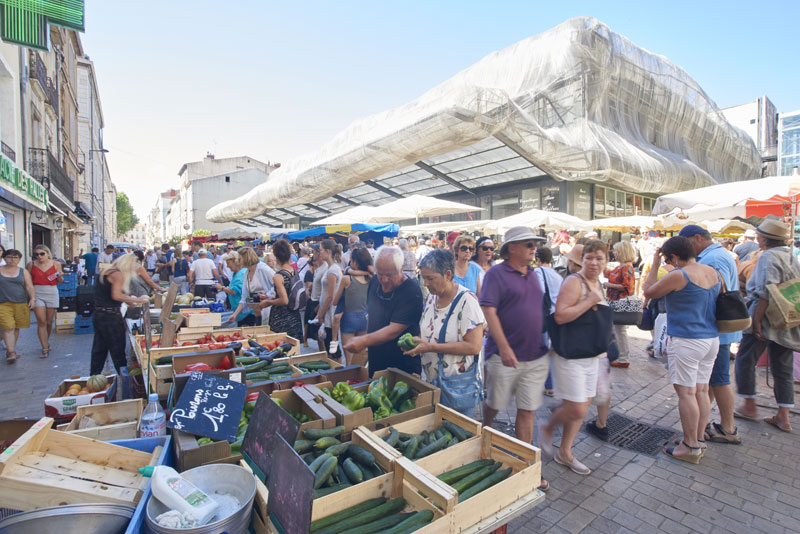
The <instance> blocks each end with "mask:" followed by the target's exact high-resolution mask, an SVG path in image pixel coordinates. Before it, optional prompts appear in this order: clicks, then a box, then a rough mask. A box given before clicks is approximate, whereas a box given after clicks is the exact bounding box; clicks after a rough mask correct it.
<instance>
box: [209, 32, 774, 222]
mask: <svg viewBox="0 0 800 534" xmlns="http://www.w3.org/2000/svg"><path fill="white" fill-rule="evenodd" d="M760 168H761V159H760V156H759V153H758V151H757V149H756V147H755V145H754V144H753V142H752V140H751V139H750V138H749V137H748V136H747V135H746V134H745V133H744V132H742V131H741V130H739V129H737V128H735V127H733V126H732V125H731V124H729V123H728V122H727V121H726V120H725V118H724V117H723V115H722V113H721V112H720V111H719V108H718V107H717V106H716V104H715V103H714V102H713V101H712V100H711V99H710V98H709V97H708V95H706V93H705V92H704V91H703V89H702V88H701V87H700V86H699V85H698V84H697V82H695V81H694V80H693V79H692V78H691V77H690V76H689V75H688V74H687V73H686V72H685V71H684V70H683V69H681V68H680V67H678V66H676V65H674V64H673V63H671V62H670V61H669V60H667V59H666V58H664V57H663V56H659V55H656V54H653V53H651V52H648V51H647V50H644V49H642V48H640V47H638V46H636V45H635V44H633V43H631V42H630V41H629V40H628V39H626V38H625V37H623V36H621V35H619V34H616V33H614V32H612V31H611V30H610V29H609V28H608V27H607V26H606V25H605V24H603V23H601V22H599V21H597V20H596V19H594V18H588V17H581V18H574V19H570V20H568V21H566V22H564V23H562V24H560V25H559V26H557V27H555V28H553V29H551V30H548V31H546V32H544V33H542V34H539V35H536V36H534V37H530V38H527V39H525V40H523V41H520V42H518V43H516V44H514V45H512V46H510V47H508V48H506V49H504V50H500V51H498V52H493V53H492V54H489V55H488V56H486V57H485V58H483V59H482V60H481V61H479V62H478V63H476V64H475V65H472V66H471V67H469V68H467V69H465V70H463V71H461V72H460V73H458V74H457V75H455V76H454V77H452V78H451V79H449V80H447V81H445V82H444V83H442V84H440V85H438V86H436V87H434V88H433V89H431V90H429V91H428V92H427V93H425V94H424V95H422V96H421V97H419V98H418V99H416V100H414V101H412V102H409V103H408V104H405V105H403V106H401V107H398V108H395V109H390V110H387V111H384V112H382V113H378V114H375V115H372V116H369V117H366V118H363V119H360V120H357V121H355V122H353V123H352V124H351V125H350V126H348V127H347V128H346V129H344V130H343V131H342V132H340V133H339V134H338V135H337V136H336V137H334V138H333V139H331V140H330V141H329V142H327V143H326V144H324V145H323V146H322V147H320V149H319V150H317V151H316V152H312V153H309V154H306V155H304V156H301V157H298V158H296V159H294V160H292V161H289V162H287V163H284V164H283V165H282V166H281V168H280V169H277V170H276V171H274V172H273V173H272V174H271V175H270V176H269V178H268V179H267V180H266V181H265V182H264V183H263V184H261V185H259V186H257V187H255V188H254V189H253V190H252V191H250V192H249V193H248V194H247V195H244V196H242V197H240V198H237V199H234V200H230V201H227V202H223V203H221V204H218V205H216V206H214V207H213V208H211V209H210V210H209V211H208V213H207V218H208V219H209V220H210V221H213V222H225V221H233V220H239V221H243V222H249V223H250V224H256V223H258V224H265V223H268V224H274V223H275V222H276V221H280V220H281V219H282V218H285V216H286V215H290V216H303V217H310V218H320V217H323V216H325V215H327V214H328V213H330V212H335V211H338V210H341V209H344V208H347V207H351V206H353V205H360V204H367V205H377V204H380V203H382V202H385V201H388V200H393V199H394V198H397V197H400V196H403V195H408V194H412V193H418V194H424V195H428V196H433V195H443V194H447V193H453V192H457V191H459V190H469V191H472V190H474V189H475V188H477V187H484V186H487V185H494V184H502V183H509V182H515V181H518V180H521V179H525V178H531V177H536V176H543V175H550V176H552V177H554V178H556V179H561V180H588V181H594V182H598V183H605V184H608V185H612V186H617V187H622V188H624V189H627V190H630V191H637V192H641V193H654V194H660V193H671V192H675V191H682V190H687V189H694V188H698V187H703V186H707V185H713V184H715V183H725V182H731V181H738V180H745V179H750V178H754V177H756V176H758V175H759V173H760ZM249 219H252V220H249Z"/></svg>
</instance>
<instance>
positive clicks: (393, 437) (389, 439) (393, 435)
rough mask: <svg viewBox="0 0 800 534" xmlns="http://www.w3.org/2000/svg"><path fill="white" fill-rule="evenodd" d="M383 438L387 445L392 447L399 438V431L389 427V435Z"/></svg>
mask: <svg viewBox="0 0 800 534" xmlns="http://www.w3.org/2000/svg"><path fill="white" fill-rule="evenodd" d="M383 439H384V440H385V441H386V443H387V444H388V445H390V446H392V447H394V446H395V445H397V442H398V441H399V440H400V432H398V431H397V430H395V429H394V428H391V427H389V435H388V436H386V437H385V438H383Z"/></svg>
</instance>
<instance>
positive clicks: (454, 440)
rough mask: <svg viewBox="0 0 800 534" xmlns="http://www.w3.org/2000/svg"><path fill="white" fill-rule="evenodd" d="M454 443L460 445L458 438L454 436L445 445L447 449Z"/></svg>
mask: <svg viewBox="0 0 800 534" xmlns="http://www.w3.org/2000/svg"><path fill="white" fill-rule="evenodd" d="M453 445H458V438H457V437H455V436H453V439H451V440H450V441H448V442H447V445H445V446H444V448H445V449H449V448H450V447H452V446H453Z"/></svg>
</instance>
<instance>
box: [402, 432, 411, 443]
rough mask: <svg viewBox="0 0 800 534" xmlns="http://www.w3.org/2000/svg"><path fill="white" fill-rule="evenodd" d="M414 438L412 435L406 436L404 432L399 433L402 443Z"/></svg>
mask: <svg viewBox="0 0 800 534" xmlns="http://www.w3.org/2000/svg"><path fill="white" fill-rule="evenodd" d="M413 437H414V434H406V433H405V432H400V439H402V440H403V441H408V440H410V439H411V438H413Z"/></svg>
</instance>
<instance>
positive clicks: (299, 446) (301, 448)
mask: <svg viewBox="0 0 800 534" xmlns="http://www.w3.org/2000/svg"><path fill="white" fill-rule="evenodd" d="M313 448H314V442H313V441H311V440H308V439H298V440H297V441H295V442H294V450H295V451H296V452H298V453H299V454H303V453H304V452H308V451H310V450H311V449H313ZM326 452H327V451H326Z"/></svg>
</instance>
